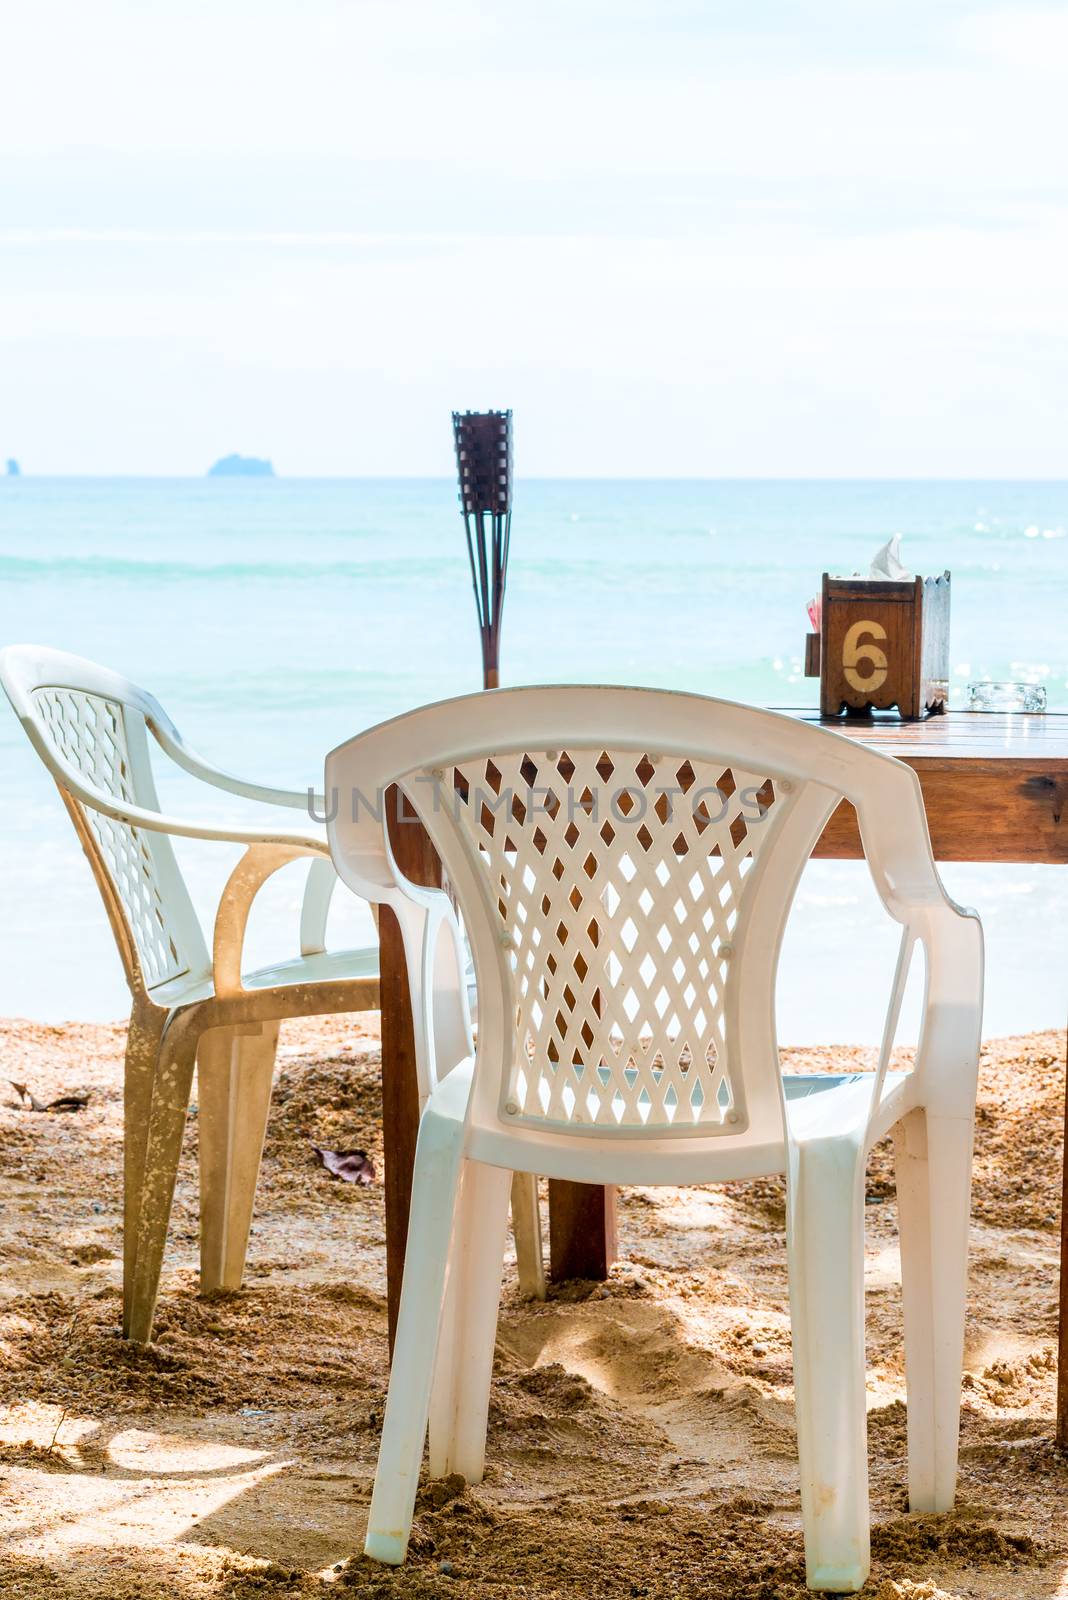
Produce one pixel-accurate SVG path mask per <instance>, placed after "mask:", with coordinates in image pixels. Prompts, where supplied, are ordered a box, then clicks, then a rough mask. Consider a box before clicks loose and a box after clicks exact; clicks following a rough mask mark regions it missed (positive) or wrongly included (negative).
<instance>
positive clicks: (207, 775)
mask: <svg viewBox="0 0 1068 1600" xmlns="http://www.w3.org/2000/svg"><path fill="white" fill-rule="evenodd" d="M145 720H146V722H147V723H148V726H149V728H150V729H151V730H152V734H153V737H154V738H155V740H156V743H157V744H158V745H159V746H160V747H161V749H163V750H165V751H166V752H167V754H168V755H169V756H170V758H171V760H172V761H174V762H175V763H176V764H177V765H178V766H180V767H183V768H184V769H185V771H186V772H189V773H191V774H192V775H193V777H194V778H200V779H202V780H203V782H204V783H210V784H211V786H212V788H214V789H224V790H225V791H226V792H227V793H228V794H236V795H240V796H241V798H242V799H243V800H255V801H257V802H258V803H259V804H260V805H265V806H285V807H287V808H288V809H290V810H293V811H303V812H304V813H305V814H306V815H307V816H308V817H309V818H311V819H312V820H321V816H320V819H314V818H312V808H313V807H315V808H317V809H318V810H319V812H320V814H321V813H322V810H323V805H324V802H323V797H322V795H320V794H316V793H315V791H314V790H310V789H305V790H296V789H273V788H271V787H270V786H269V785H267V784H262V783H249V782H248V781H247V780H246V779H244V778H236V777H234V775H233V774H232V773H230V772H224V771H223V769H222V768H221V767H216V766H214V765H213V763H212V762H210V761H208V760H207V759H206V758H205V757H204V756H202V755H199V754H198V753H197V751H195V750H193V749H192V748H191V747H190V746H189V745H187V744H186V742H185V740H184V739H183V738H182V735H181V734H180V733H179V731H178V729H177V728H176V727H175V725H174V723H173V722H172V721H171V719H170V717H169V716H168V715H167V713H166V712H165V711H164V709H163V707H162V706H161V705H160V704H159V703H158V701H155V700H153V701H152V703H151V709H150V711H149V714H148V715H147V716H146V719H145Z"/></svg>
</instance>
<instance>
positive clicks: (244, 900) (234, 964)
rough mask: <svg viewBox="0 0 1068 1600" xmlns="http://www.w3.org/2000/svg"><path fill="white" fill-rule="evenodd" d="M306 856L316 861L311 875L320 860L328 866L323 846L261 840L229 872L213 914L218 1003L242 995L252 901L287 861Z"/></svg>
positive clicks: (213, 961)
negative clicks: (243, 967)
mask: <svg viewBox="0 0 1068 1600" xmlns="http://www.w3.org/2000/svg"><path fill="white" fill-rule="evenodd" d="M308 855H310V856H312V857H315V858H318V859H315V860H313V862H312V871H313V872H314V870H315V868H316V866H318V864H319V860H322V859H325V863H326V865H327V866H328V867H329V866H330V865H331V863H330V858H329V855H328V854H327V850H326V846H325V844H318V843H308V844H279V843H269V842H266V841H263V840H260V841H257V842H256V843H254V844H251V845H250V846H249V848H248V849H247V850H246V851H245V853H244V855H243V856H242V857H241V860H240V861H239V862H238V863H237V866H236V867H235V868H234V870H233V872H231V874H230V876H229V878H228V879H227V881H226V887H225V888H224V889H223V892H222V896H221V898H220V900H219V909H218V910H217V912H216V913H215V932H214V935H213V938H212V972H213V976H214V981H215V993H216V995H218V996H219V998H220V999H232V998H234V997H235V996H237V995H240V994H243V993H244V992H245V991H244V985H243V984H242V982H241V956H242V953H243V951H244V947H245V930H246V928H247V927H248V918H249V912H250V911H251V910H252V902H253V900H255V898H256V896H257V894H259V892H260V890H261V889H262V888H263V885H264V884H265V883H266V882H267V879H268V878H270V877H271V876H272V875H273V874H274V873H276V872H278V871H279V870H280V869H281V868H282V867H284V866H287V865H288V864H289V862H290V861H296V860H297V859H298V858H299V857H300V856H308ZM331 870H332V869H331Z"/></svg>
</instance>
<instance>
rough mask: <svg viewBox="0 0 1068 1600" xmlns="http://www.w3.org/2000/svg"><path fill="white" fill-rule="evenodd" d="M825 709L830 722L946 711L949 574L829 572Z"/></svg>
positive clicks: (822, 654) (823, 643) (823, 644)
mask: <svg viewBox="0 0 1068 1600" xmlns="http://www.w3.org/2000/svg"><path fill="white" fill-rule="evenodd" d="M819 647H820V648H819V658H820V711H821V713H822V715H823V716H825V717H835V716H838V715H839V713H840V712H842V711H843V710H844V711H846V712H853V713H858V712H859V713H864V712H868V711H873V710H877V711H888V710H890V708H891V707H892V706H895V705H896V706H897V708H898V710H899V712H900V714H901V716H903V717H922V716H923V714H924V712H928V711H944V710H945V708H946V699H947V696H948V690H949V683H948V679H949V573H948V572H946V573H943V574H942V576H941V577H940V578H907V579H903V580H901V581H900V582H898V581H896V580H891V579H881V578H831V577H829V576H828V575H827V574H826V573H824V575H823V616H822V630H821V636H820V638H819Z"/></svg>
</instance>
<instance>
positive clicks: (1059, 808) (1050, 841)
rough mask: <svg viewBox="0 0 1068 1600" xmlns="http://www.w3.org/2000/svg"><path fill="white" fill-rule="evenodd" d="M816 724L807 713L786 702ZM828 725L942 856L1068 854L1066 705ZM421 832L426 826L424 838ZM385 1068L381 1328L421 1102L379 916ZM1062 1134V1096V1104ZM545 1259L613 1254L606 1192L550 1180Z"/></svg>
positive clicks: (1064, 1373)
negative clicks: (894, 775)
mask: <svg viewBox="0 0 1068 1600" xmlns="http://www.w3.org/2000/svg"><path fill="white" fill-rule="evenodd" d="M792 714H793V715H796V716H798V717H800V718H801V719H802V720H803V721H805V722H812V723H817V724H818V723H820V721H821V719H820V716H819V713H818V712H816V711H792ZM824 725H825V726H831V727H833V728H834V729H835V730H836V731H837V732H839V733H843V734H845V735H846V736H847V737H849V738H852V739H860V740H861V741H862V742H863V743H865V744H868V745H871V746H872V748H874V749H877V750H884V751H886V752H887V753H888V754H890V755H894V756H897V757H899V758H900V759H901V760H902V761H905V762H907V763H908V765H909V766H910V767H913V768H915V770H916V772H917V774H918V775H919V779H920V783H921V785H922V787H923V796H924V801H925V803H926V806H927V820H928V825H929V827H930V831H931V843H932V845H933V847H934V853H935V856H936V858H937V859H938V860H939V861H977V862H986V861H990V862H996V861H1001V862H1015V863H1017V864H1019V863H1027V862H1064V863H1068V715H1064V714H1058V713H1046V714H1044V715H1040V716H1022V715H1014V716H1010V715H1003V714H1001V713H989V714H978V713H974V712H964V711H951V712H949V713H947V714H946V715H945V716H940V717H932V718H930V719H928V720H927V721H924V722H911V723H903V722H900V721H899V720H898V719H897V718H896V717H893V716H876V717H875V718H873V719H862V718H857V719H840V718H835V719H833V720H831V721H830V722H829V723H825V724H824ZM397 831H398V833H399V834H401V835H403V836H404V838H403V840H396V839H395V847H396V845H397V844H399V845H400V848H401V850H402V851H403V852H404V856H403V860H402V863H401V864H402V866H405V868H406V870H409V871H410V872H411V873H412V875H413V876H415V877H417V878H419V879H420V880H421V881H428V878H429V879H432V878H433V873H434V866H433V863H432V862H430V861H428V857H427V853H426V848H425V844H424V843H421V842H420V838H419V835H420V834H421V831H422V830H421V829H418V828H410V827H406V828H403V829H399V830H397ZM424 839H425V836H424ZM814 854H815V855H816V856H820V857H823V858H825V859H833V860H854V859H856V858H858V857H860V856H861V855H862V851H861V847H860V835H859V832H858V830H857V825H856V818H855V816H854V813H853V811H852V808H851V807H849V806H847V805H844V804H843V805H842V806H840V807H839V809H838V811H837V812H836V813H835V815H834V816H833V817H832V818H831V820H830V822H829V823H828V824H827V827H826V829H825V831H824V833H823V836H822V838H821V839H820V842H819V844H818V845H817V847H816V850H815V852H814ZM382 920H383V929H382V952H381V961H382V1076H383V1091H384V1103H383V1121H384V1125H385V1142H386V1240H387V1272H388V1278H389V1303H390V1329H391V1336H392V1328H393V1326H394V1322H395V1317H396V1305H397V1301H398V1299H399V1294H400V1278H401V1271H402V1269H403V1262H404V1239H405V1236H406V1233H407V1226H408V1193H409V1190H410V1185H411V1163H412V1158H413V1155H414V1150H415V1130H416V1126H417V1118H418V1107H417V1105H416V1101H415V1083H414V1064H413V1060H412V1056H411V1043H410V1033H411V1020H410V1016H409V1015H408V1014H407V986H406V979H405V975H404V970H403V953H402V952H401V950H400V947H399V936H395V935H394V933H393V930H392V929H391V928H390V927H389V926H388V924H389V923H390V922H391V921H392V918H391V917H390V916H388V914H387V915H384V916H383V919H382ZM1065 1131H1066V1135H1068V1095H1066V1106H1065ZM550 1237H551V1265H552V1266H553V1267H554V1268H555V1269H556V1270H555V1271H554V1276H557V1277H564V1276H577V1275H578V1272H577V1271H576V1268H579V1269H580V1270H581V1269H582V1268H583V1267H585V1268H586V1269H587V1270H586V1275H587V1276H603V1275H604V1274H605V1273H606V1272H607V1270H608V1267H609V1266H610V1265H611V1261H612V1258H613V1255H614V1249H615V1245H614V1237H615V1215H614V1196H613V1194H612V1192H611V1191H606V1190H600V1189H597V1188H594V1187H591V1186H589V1185H585V1184H583V1185H578V1184H566V1185H559V1186H557V1185H553V1186H552V1191H551V1192H550ZM1058 1361H1059V1365H1058V1379H1057V1441H1058V1443H1059V1444H1060V1445H1061V1446H1062V1447H1064V1448H1068V1137H1066V1141H1065V1162H1064V1188H1063V1194H1062V1209H1061V1275H1060V1336H1059V1353H1058Z"/></svg>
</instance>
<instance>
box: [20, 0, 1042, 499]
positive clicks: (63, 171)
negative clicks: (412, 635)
mask: <svg viewBox="0 0 1068 1600" xmlns="http://www.w3.org/2000/svg"><path fill="white" fill-rule="evenodd" d="M1066 83H1068V6H1065V5H1062V6H1057V7H1044V8H1037V7H1036V8H1030V7H1027V6H1020V5H1014V6H1011V7H1010V6H1004V7H995V8H993V9H982V8H978V7H976V6H975V5H965V4H957V3H954V0H888V3H885V4H884V3H883V0H842V3H834V0H811V3H806V0H795V3H793V4H789V3H785V0H780V3H778V4H775V3H765V0H743V3H739V0H731V3H729V4H727V3H717V0H385V3H378V0H372V3H367V0H350V3H328V0H287V3H285V4H276V3H271V0H256V3H255V4H251V3H248V4H246V3H245V0H210V3H207V0H203V3H202V0H136V3H133V0H131V3H128V4H120V3H116V0H94V3H93V4H87V3H86V0H15V3H13V4H11V5H9V6H6V7H4V8H3V17H2V33H0V290H2V293H0V455H15V456H18V457H19V458H20V459H21V461H22V463H23V467H24V470H26V471H32V472H175V473H197V472H200V471H202V470H203V469H204V468H205V467H206V466H207V465H208V464H209V462H210V461H211V460H212V459H213V458H214V457H215V456H217V455H220V454H222V453H224V452H226V451H229V450H235V449H236V450H242V451H246V452H251V453H262V454H269V455H271V456H272V457H273V458H274V461H275V464H276V466H277V467H278V469H279V470H280V471H282V472H292V473H390V474H392V473H436V472H442V473H447V472H449V471H451V461H450V438H449V427H448V413H449V410H450V409H451V408H452V407H453V406H454V405H456V406H473V407H482V406H486V405H512V406H514V407H515V409H516V413H517V446H518V449H517V458H518V465H519V468H520V470H522V471H525V472H528V473H539V474H580V475H584V474H591V475H596V474H624V473H625V474H637V475H650V476H654V475H661V474H680V475H694V476H714V475H720V474H741V475H824V474H827V475H835V474H842V475H845V474H849V475H868V474H887V475H891V474H917V475H953V476H957V475H960V476H966V475H983V474H986V475H991V476H997V475H1010V476H1026V475H1048V476H1068V189H1066V177H1068V110H1066V91H1065V84H1066Z"/></svg>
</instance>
